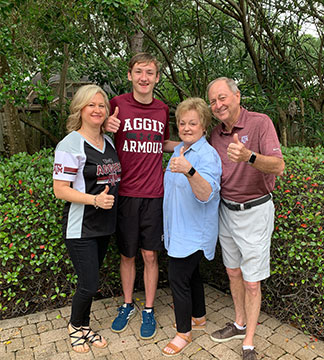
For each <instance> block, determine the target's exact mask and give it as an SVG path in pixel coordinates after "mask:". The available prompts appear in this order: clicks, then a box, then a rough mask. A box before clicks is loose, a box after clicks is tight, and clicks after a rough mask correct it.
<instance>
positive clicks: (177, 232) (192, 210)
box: [163, 136, 222, 260]
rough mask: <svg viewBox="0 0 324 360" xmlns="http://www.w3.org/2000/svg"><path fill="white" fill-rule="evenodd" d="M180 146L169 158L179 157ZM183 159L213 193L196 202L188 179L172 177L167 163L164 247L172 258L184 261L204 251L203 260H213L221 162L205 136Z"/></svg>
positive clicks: (180, 176) (183, 176) (178, 176)
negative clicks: (207, 184) (208, 185)
mask: <svg viewBox="0 0 324 360" xmlns="http://www.w3.org/2000/svg"><path fill="white" fill-rule="evenodd" d="M182 146H183V143H181V144H179V145H178V146H177V147H175V149H174V153H173V155H172V157H178V156H180V149H181V147H182ZM184 156H185V158H186V159H187V160H188V161H189V162H190V163H191V165H192V166H193V167H194V168H195V169H196V171H197V172H198V173H199V174H200V175H201V176H202V177H203V178H204V179H205V180H207V181H208V182H209V184H210V185H211V187H212V192H211V194H210V196H209V199H208V200H207V201H200V200H198V199H197V198H196V196H195V195H194V193H193V192H192V189H191V186H190V184H189V181H188V179H187V177H186V176H185V175H184V174H180V173H172V172H171V171H170V162H169V164H168V167H167V169H166V172H165V175H164V200H163V222H164V246H165V248H166V249H167V251H168V255H169V256H171V257H176V258H184V257H187V256H189V255H191V254H193V253H195V252H196V251H198V250H203V252H204V255H205V257H206V258H207V259H208V260H212V259H213V258H214V256H215V247H216V242H217V237H218V206H219V200H220V195H219V192H220V178H221V173H222V166H221V160H220V157H219V155H218V153H217V151H216V150H215V149H214V148H213V147H212V146H211V145H210V144H208V142H207V141H206V138H205V137H204V136H203V137H201V138H200V139H199V140H198V141H197V142H195V143H194V144H193V145H191V147H190V148H189V149H188V150H187V151H185V153H184Z"/></svg>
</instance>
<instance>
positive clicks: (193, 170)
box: [185, 167, 196, 177]
mask: <svg viewBox="0 0 324 360" xmlns="http://www.w3.org/2000/svg"><path fill="white" fill-rule="evenodd" d="M195 172H196V169H195V168H194V167H192V168H191V169H190V170H189V171H188V172H187V174H185V175H186V176H187V177H191V176H193V175H194V174H195Z"/></svg>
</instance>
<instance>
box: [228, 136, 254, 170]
mask: <svg viewBox="0 0 324 360" xmlns="http://www.w3.org/2000/svg"><path fill="white" fill-rule="evenodd" d="M250 155H251V151H250V150H248V149H247V148H246V147H245V146H244V144H243V143H241V142H240V140H239V137H238V134H237V133H235V134H234V135H233V142H231V143H230V144H229V145H228V147H227V156H228V158H229V159H230V160H231V161H233V162H236V163H238V162H242V161H245V162H246V161H248V160H249V158H250Z"/></svg>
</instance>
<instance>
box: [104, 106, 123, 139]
mask: <svg viewBox="0 0 324 360" xmlns="http://www.w3.org/2000/svg"><path fill="white" fill-rule="evenodd" d="M118 114H119V108H118V106H116V107H115V111H114V113H113V114H112V115H110V116H109V117H108V119H107V121H106V122H105V130H106V131H109V132H113V133H116V132H117V131H118V129H119V127H120V120H119V119H118Z"/></svg>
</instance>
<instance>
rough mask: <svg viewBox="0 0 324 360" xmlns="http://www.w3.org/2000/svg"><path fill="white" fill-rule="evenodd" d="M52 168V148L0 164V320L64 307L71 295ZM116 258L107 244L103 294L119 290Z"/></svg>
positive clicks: (71, 282)
mask: <svg viewBox="0 0 324 360" xmlns="http://www.w3.org/2000/svg"><path fill="white" fill-rule="evenodd" d="M52 164H53V150H43V151H40V152H39V153H37V154H34V155H32V156H30V155H27V154H26V153H19V154H17V155H15V156H12V157H11V158H10V159H4V160H3V161H1V164H0V213H1V214H2V215H1V218H0V244H1V245H0V259H1V260H0V261H1V272H0V298H1V302H0V318H1V317H3V316H4V317H8V316H17V315H21V314H23V313H26V312H32V311H36V310H38V309H42V308H44V307H45V306H47V307H48V306H58V305H62V304H65V303H66V301H67V298H69V297H70V296H71V295H72V294H73V292H74V288H75V284H76V281H77V277H76V275H75V273H74V270H73V267H72V264H71V261H70V259H69V257H68V255H67V251H66V247H65V244H64V241H63V239H62V231H61V214H62V206H63V202H62V201H60V200H57V199H56V198H55V196H54V194H53V190H52V168H53V166H52ZM118 258H119V255H118V251H117V249H116V246H115V244H114V242H113V241H112V243H111V245H110V248H109V256H108V257H107V258H106V261H105V264H104V266H103V269H102V281H103V286H102V288H101V293H102V294H103V295H105V296H110V295H111V294H112V290H111V288H112V287H113V288H114V289H115V288H118V286H119V269H118V261H116V260H117V259H118ZM107 268H109V271H108V270H107ZM108 274H109V276H108ZM107 277H109V283H108V279H107Z"/></svg>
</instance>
